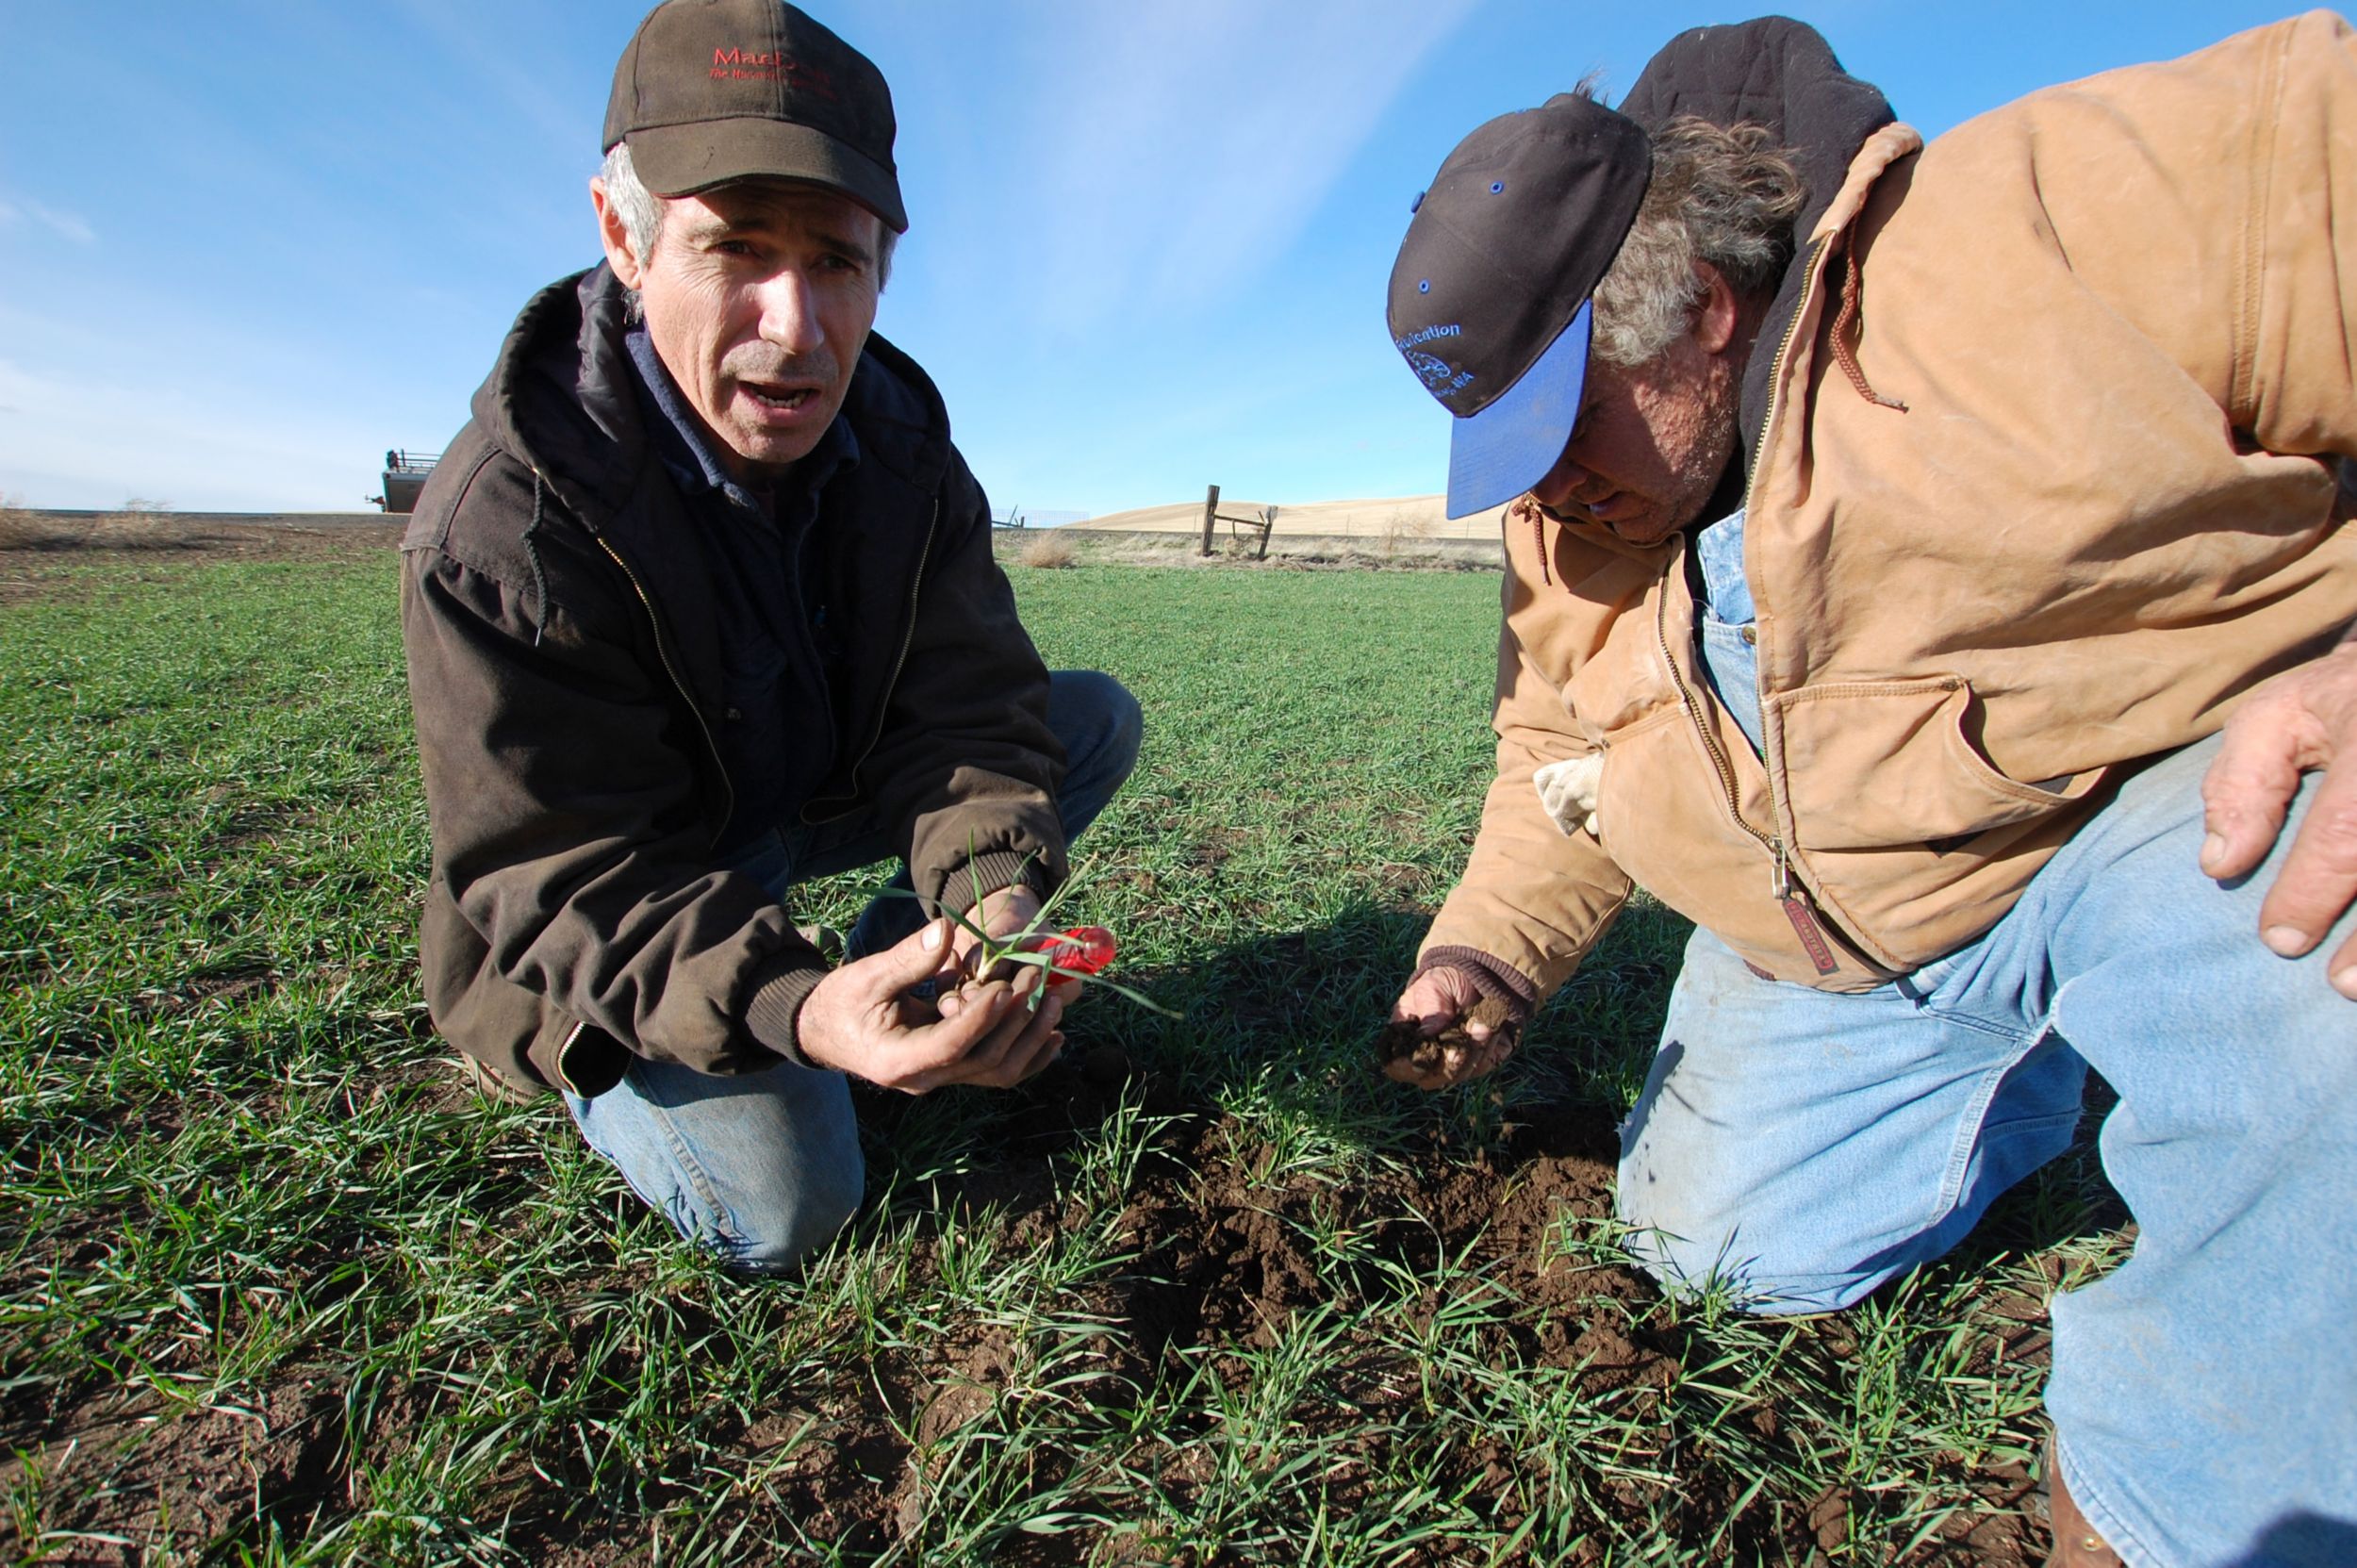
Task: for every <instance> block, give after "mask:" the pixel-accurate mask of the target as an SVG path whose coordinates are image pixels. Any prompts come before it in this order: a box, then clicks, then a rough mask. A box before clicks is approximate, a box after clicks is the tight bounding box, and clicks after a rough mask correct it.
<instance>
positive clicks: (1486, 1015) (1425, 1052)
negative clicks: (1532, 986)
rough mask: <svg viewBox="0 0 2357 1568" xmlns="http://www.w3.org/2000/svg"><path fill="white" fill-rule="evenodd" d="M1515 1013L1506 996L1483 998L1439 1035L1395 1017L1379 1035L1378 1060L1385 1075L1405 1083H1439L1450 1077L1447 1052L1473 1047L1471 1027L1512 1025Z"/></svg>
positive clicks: (1410, 1020)
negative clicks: (1426, 1031)
mask: <svg viewBox="0 0 2357 1568" xmlns="http://www.w3.org/2000/svg"><path fill="white" fill-rule="evenodd" d="M1513 1016H1514V1013H1513V1009H1512V1008H1511V1007H1510V1006H1508V1003H1507V1001H1506V999H1504V998H1502V997H1484V998H1482V999H1480V1000H1479V1001H1477V1002H1475V1003H1474V1004H1473V1006H1472V1007H1470V1008H1468V1009H1466V1011H1465V1015H1464V1017H1463V1018H1462V1019H1460V1020H1459V1021H1458V1022H1457V1023H1453V1024H1451V1025H1449V1027H1448V1028H1446V1029H1444V1030H1442V1032H1440V1033H1438V1034H1432V1035H1427V1034H1426V1033H1425V1032H1424V1031H1423V1028H1422V1026H1420V1025H1419V1024H1418V1023H1417V1022H1416V1021H1415V1020H1414V1019H1413V1018H1395V1019H1393V1021H1392V1022H1390V1023H1388V1024H1385V1025H1384V1026H1383V1032H1382V1033H1380V1034H1378V1035H1376V1041H1375V1054H1376V1061H1378V1062H1380V1063H1381V1064H1382V1065H1383V1075H1384V1076H1385V1077H1386V1078H1391V1079H1396V1080H1397V1081H1400V1082H1402V1083H1421V1084H1424V1085H1426V1086H1427V1087H1431V1086H1437V1085H1438V1084H1441V1083H1444V1082H1446V1081H1447V1080H1448V1066H1447V1063H1448V1053H1449V1052H1450V1051H1452V1050H1456V1051H1464V1050H1467V1049H1470V1048H1473V1046H1474V1037H1473V1035H1472V1033H1471V1032H1470V1030H1469V1026H1471V1025H1474V1024H1479V1025H1481V1026H1482V1027H1483V1028H1485V1029H1492V1030H1498V1029H1505V1028H1508V1027H1509V1026H1510V1025H1511V1023H1512V1021H1513Z"/></svg>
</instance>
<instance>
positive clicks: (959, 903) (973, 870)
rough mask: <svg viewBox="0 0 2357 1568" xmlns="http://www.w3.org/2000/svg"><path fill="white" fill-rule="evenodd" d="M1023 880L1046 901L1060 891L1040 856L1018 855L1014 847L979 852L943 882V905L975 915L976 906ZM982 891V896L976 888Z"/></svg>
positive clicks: (959, 913)
mask: <svg viewBox="0 0 2357 1568" xmlns="http://www.w3.org/2000/svg"><path fill="white" fill-rule="evenodd" d="M1015 883H1022V884H1023V885H1024V886H1026V887H1028V888H1030V890H1031V891H1032V892H1034V893H1036V894H1038V895H1039V896H1040V898H1041V899H1042V900H1046V899H1047V895H1049V894H1050V893H1053V892H1054V891H1055V890H1056V886H1055V882H1054V880H1053V879H1052V878H1050V877H1049V876H1048V874H1047V867H1045V866H1043V865H1042V864H1040V857H1039V856H1037V855H1023V854H1017V853H1015V852H1014V850H991V851H989V852H988V853H986V854H979V855H976V856H975V857H974V858H973V859H972V860H969V861H967V862H966V863H965V864H964V865H963V866H961V867H958V868H957V869H956V870H954V871H952V872H950V873H949V875H948V879H947V880H946V881H944V882H943V883H942V884H941V902H942V907H943V908H945V909H947V910H948V911H949V913H951V914H952V915H971V914H972V913H973V912H974V906H975V905H976V904H978V903H980V902H981V901H982V899H987V898H989V897H990V896H991V895H992V894H993V893H996V892H997V891H998V890H999V889H1000V888H1002V887H1013V886H1014V884H1015ZM977 887H979V888H981V890H982V898H981V899H978V898H976V897H975V896H974V890H975V889H976V888H977Z"/></svg>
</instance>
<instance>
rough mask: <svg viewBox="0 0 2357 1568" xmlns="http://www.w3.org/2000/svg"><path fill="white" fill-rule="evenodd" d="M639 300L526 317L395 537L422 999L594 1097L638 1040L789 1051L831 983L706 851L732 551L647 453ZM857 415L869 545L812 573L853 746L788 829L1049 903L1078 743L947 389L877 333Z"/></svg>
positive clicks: (758, 1055) (718, 791) (540, 1077)
mask: <svg viewBox="0 0 2357 1568" xmlns="http://www.w3.org/2000/svg"><path fill="white" fill-rule="evenodd" d="M623 305H624V293H623V290H622V288H621V286H620V284H619V282H618V280H617V279H616V278H615V277H614V275H613V273H612V272H610V271H609V270H608V269H606V268H604V267H599V268H597V269H596V270H594V271H592V272H585V273H583V274H580V275H578V276H576V277H573V278H569V279H567V280H565V281H563V282H561V283H558V284H555V285H553V286H552V287H551V288H549V289H544V290H543V291H542V292H541V293H539V294H538V295H537V296H536V297H535V298H534V299H533V300H532V302H531V303H530V304H529V305H526V306H525V307H524V311H523V313H522V315H521V316H520V317H519V318H518V320H517V322H516V324H515V326H514V328H513V329H512V330H511V331H510V332H509V334H508V337H507V340H506V342H505V343H504V345H503V347H502V349H501V352H500V355H499V361H498V363H497V365H496V366H495V367H494V368H493V370H492V371H491V374H490V376H489V378H488V379H487V380H486V381H485V382H484V384H483V386H482V387H481V388H479V389H478V390H477V391H476V393H475V395H474V402H473V407H472V418H471V419H470V421H469V422H468V424H467V426H466V428H465V429H463V430H462V431H460V433H459V435H458V437H457V438H456V439H455V440H454V441H453V443H452V446H451V449H450V451H449V452H448V454H446V455H445V456H444V457H443V459H442V461H441V462H440V464H439V465H438V466H437V468H436V470H435V472H434V476H433V478H432V480H431V481H429V482H428V484H427V486H426V488H425V493H424V494H423V496H422V497H421V498H420V501H419V504H418V509H417V512H416V514H415V516H414V517H413V519H412V520H411V522H410V525H409V529H408V532H407V534H406V536H404V539H403V542H402V549H403V560H404V571H403V577H402V631H403V638H404V643H405V645H406V648H407V651H408V661H409V685H410V698H411V701H412V703H413V705H414V708H415V711H416V715H417V726H418V745H419V751H420V758H421V760H422V762H423V765H424V771H425V788H426V803H427V807H428V810H429V812H430V813H431V816H432V819H433V834H434V854H433V875H432V880H431V882H430V883H429V885H428V887H427V890H426V900H425V911H424V917H423V929H422V933H421V939H420V949H421V951H420V957H421V966H422V970H423V981H424V988H425V995H426V1000H427V1003H428V1005H429V1007H430V1009H431V1011H432V1013H433V1015H434V1020H435V1023H436V1026H437V1028H438V1029H439V1030H440V1031H441V1032H442V1034H443V1035H444V1036H445V1037H446V1038H448V1039H449V1040H450V1041H451V1042H452V1043H453V1044H454V1045H456V1046H458V1047H459V1048H461V1049H463V1050H465V1051H467V1052H468V1053H469V1054H470V1055H471V1056H474V1057H475V1058H477V1059H478V1060H480V1061H482V1062H484V1063H485V1064H486V1065H489V1066H491V1067H493V1068H495V1069H496V1070H498V1071H499V1072H500V1073H502V1074H503V1075H505V1076H507V1077H509V1078H511V1079H514V1080H518V1081H522V1082H527V1083H543V1084H559V1085H562V1086H564V1087H566V1088H569V1089H571V1090H573V1091H575V1092H577V1093H580V1094H584V1095H596V1094H600V1093H602V1092H603V1091H604V1090H606V1089H608V1088H610V1087H612V1086H613V1084H614V1083H615V1082H617V1081H619V1079H620V1077H621V1075H622V1073H623V1071H624V1069H625V1068H626V1067H627V1065H628V1063H629V1058H630V1056H631V1055H632V1054H633V1053H635V1054H637V1055H640V1056H645V1057H650V1058H653V1059H656V1060H665V1061H673V1062H679V1063H683V1064H684V1065H688V1066H691V1067H694V1068H696V1069H698V1070H699V1071H702V1072H709V1073H723V1074H725V1073H741V1072H753V1071H760V1070H762V1069H764V1068H766V1067H769V1066H774V1065H776V1064H777V1063H778V1062H779V1060H780V1059H781V1057H791V1056H792V1055H793V1054H794V1020H795V1015H796V1014H797V1012H798V1011H799V1008H800V1005H801V1003H802V1001H803V999H805V998H807V997H808V996H809V994H810V992H811V990H812V989H813V988H814V987H815V986H816V984H817V982H818V981H819V980H820V979H821V978H823V976H824V975H825V973H826V967H825V964H824V962H823V960H822V959H821V958H820V956H819V954H818V952H817V951H816V949H814V948H813V947H811V946H810V945H809V944H808V943H806V942H805V941H803V940H802V939H801V938H800V937H799V936H798V935H797V934H796V933H795V930H794V927H793V926H792V924H791V923H790V922H789V921H788V920H787V918H786V914H785V911H784V910H783V909H782V908H781V907H780V906H779V905H778V904H777V902H776V901H775V900H772V899H771V898H770V896H769V895H768V893H767V892H766V890H765V889H764V888H763V887H762V886H761V885H760V884H759V883H757V882H756V881H755V880H754V879H753V878H751V877H750V876H748V875H745V874H743V873H741V872H735V871H728V870H722V869H720V868H718V867H717V866H716V865H715V864H714V855H713V849H714V846H715V844H716V843H717V840H718V838H719V836H720V834H722V832H723V830H724V829H725V828H726V827H727V825H728V823H729V819H730V817H731V814H732V811H733V802H734V799H735V786H734V785H733V783H732V781H731V780H730V778H729V776H728V773H727V771H726V769H725V767H723V766H722V764H721V761H720V748H719V746H718V745H717V737H719V736H720V735H721V734H723V733H724V732H723V727H724V726H726V725H728V724H730V723H732V722H738V721H741V720H740V718H739V715H738V713H737V711H736V710H734V709H733V708H732V707H731V705H730V703H729V701H728V700H727V691H726V680H727V672H726V665H725V661H724V658H723V652H724V651H723V650H722V648H721V647H720V646H719V641H720V639H719V635H718V633H717V624H718V619H719V618H718V617H717V614H716V612H715V604H714V596H713V577H712V573H713V572H714V571H715V570H716V569H717V565H718V563H717V562H715V561H712V560H709V559H707V557H706V551H705V547H704V545H703V544H702V542H701V538H702V530H701V528H699V527H698V526H697V525H696V523H695V521H694V520H693V519H691V518H690V517H689V516H688V514H687V513H686V511H685V510H684V503H683V502H682V499H681V497H680V495H679V493H678V491H677V489H676V488H675V486H674V484H673V481H672V480H671V478H670V476H669V474H668V470H667V469H666V468H665V466H664V464H663V462H662V461H661V460H660V459H659V457H658V456H657V454H656V452H655V449H654V447H653V445H652V443H651V440H650V438H649V436H650V433H649V431H648V429H647V427H646V422H645V421H646V418H647V416H646V413H645V412H644V405H643V404H642V402H641V400H640V398H639V396H638V394H637V389H636V388H635V385H634V378H633V372H632V370H631V367H630V364H629V357H628V353H627V350H626V348H625V346H624V342H623V330H624V314H623ZM844 415H845V417H846V418H847V419H849V421H850V424H851V429H852V432H853V434H854V436H855V437H856V438H857V441H858V444H859V451H860V454H861V460H860V461H859V462H858V463H857V464H856V465H853V466H852V467H850V468H849V470H846V471H844V472H842V473H841V474H839V475H838V476H837V477H836V478H835V479H833V480H832V482H830V483H829V484H828V485H827V487H826V488H825V489H824V490H823V491H822V492H821V494H820V497H819V504H818V517H817V521H816V526H817V527H818V528H820V529H824V530H829V531H832V533H833V534H834V536H837V537H839V538H843V537H849V536H851V535H852V534H853V533H854V532H855V534H856V539H857V544H856V548H849V549H838V550H834V551H832V552H830V553H829V559H830V560H831V562H832V565H831V567H830V572H831V575H832V580H831V581H830V582H829V583H827V584H826V585H825V590H826V594H827V602H829V603H830V604H831V605H832V606H834V607H835V608H836V610H837V612H838V624H839V625H840V627H841V636H842V638H843V640H844V642H845V644H846V648H845V652H844V655H843V657H842V659H841V661H840V666H839V668H838V669H837V671H836V674H835V690H834V698H833V700H834V704H835V714H836V716H837V718H838V719H839V721H840V726H841V727H840V730H839V734H840V745H839V746H838V747H837V749H836V751H837V757H836V762H835V766H834V767H833V769H832V773H831V775H830V776H829V777H828V779H827V780H826V781H825V783H824V784H823V785H822V786H821V787H820V788H819V789H818V791H817V792H816V794H815V795H814V796H813V797H812V798H811V799H810V800H809V801H806V802H804V803H803V804H802V806H801V810H800V816H801V817H802V819H803V820H804V821H807V822H823V821H827V820H830V819H832V818H835V817H843V816H847V815H849V814H850V813H852V812H855V811H858V812H878V813H881V815H882V818H883V820H885V821H886V822H888V823H889V824H890V825H891V827H892V830H893V832H894V833H895V834H896V835H897V837H898V843H899V844H900V846H902V848H903V850H904V852H905V854H906V857H907V860H908V863H909V867H910V869H911V871H912V873H913V876H914V879H915V888H916V891H917V892H918V893H919V894H921V895H923V896H925V897H926V898H929V899H933V900H939V901H940V902H942V903H943V904H945V905H947V906H948V907H950V908H952V909H957V910H961V911H962V910H964V909H965V908H967V907H969V906H970V905H971V903H972V902H973V900H974V895H975V892H976V891H977V889H979V890H980V891H982V892H988V891H992V890H995V889H997V888H999V887H1003V886H1006V885H1009V884H1011V883H1014V882H1016V881H1018V880H1020V881H1024V882H1028V883H1031V884H1032V885H1034V886H1035V887H1037V888H1039V889H1040V890H1041V891H1043V892H1045V891H1047V890H1048V889H1050V888H1052V886H1053V885H1054V884H1055V883H1056V882H1057V881H1059V880H1061V878H1062V877H1063V872H1064V858H1063V829H1062V826H1061V824H1060V823H1059V821H1058V818H1057V816H1056V809H1055V804H1054V801H1055V789H1056V785H1057V784H1058V782H1059V781H1060V779H1061V777H1062V774H1063V752H1062V750H1061V749H1060V748H1059V746H1058V744H1057V742H1056V740H1055V737H1054V735H1053V734H1052V733H1051V732H1050V730H1049V729H1048V725H1047V670H1046V668H1044V667H1043V666H1042V664H1041V662H1040V659H1039V655H1038V653H1037V652H1035V651H1034V650H1033V648H1032V646H1031V642H1030V638H1029V637H1028V636H1027V635H1025V633H1024V630H1023V627H1022V625H1021V623H1020V622H1019V621H1018V620H1017V619H1016V617H1015V609H1014V596H1013V594H1012V592H1011V591H1010V589H1009V587H1008V585H1007V581H1006V578H1005V576H1004V575H1003V574H1002V573H1001V572H1000V571H999V570H998V568H997V564H996V563H995V561H994V560H993V558H992V555H991V549H990V519H989V511H988V507H987V504H986V503H985V502H984V500H983V497H982V493H981V488H980V487H979V486H978V485H977V484H976V483H975V481H974V477H973V475H972V474H971V473H970V472H968V471H967V470H966V467H965V463H964V459H963V458H961V457H960V456H959V455H958V453H957V450H956V449H955V448H954V447H953V446H952V445H951V444H950V441H949V428H948V416H947V414H946V412H945V410H944V409H943V407H942V404H941V399H940V396H939V394H938V393H936V392H935V390H934V389H933V386H932V383H931V381H930V380H929V379H928V378H927V377H926V375H925V372H924V371H922V370H920V369H919V368H918V367H917V366H916V364H915V361H913V360H911V359H910V358H908V357H907V356H906V355H903V354H901V353H900V352H899V351H898V350H897V349H895V348H894V347H893V346H892V345H891V344H889V343H888V342H886V341H885V340H884V339H883V338H881V337H874V336H871V337H870V338H868V339H867V343H866V346H865V350H864V352H863V353H862V355H861V357H860V362H859V366H858V369H857V371H856V372H855V373H854V375H853V377H852V382H851V386H850V389H849V394H848V395H847V397H846V399H845V402H844ZM790 656H805V655H790ZM811 656H815V655H811ZM808 684H809V685H811V686H812V687H813V688H814V689H823V683H820V682H818V681H816V679H815V678H814V680H813V681H812V682H810V683H808ZM785 689H793V685H792V684H788V685H786V687H785Z"/></svg>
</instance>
